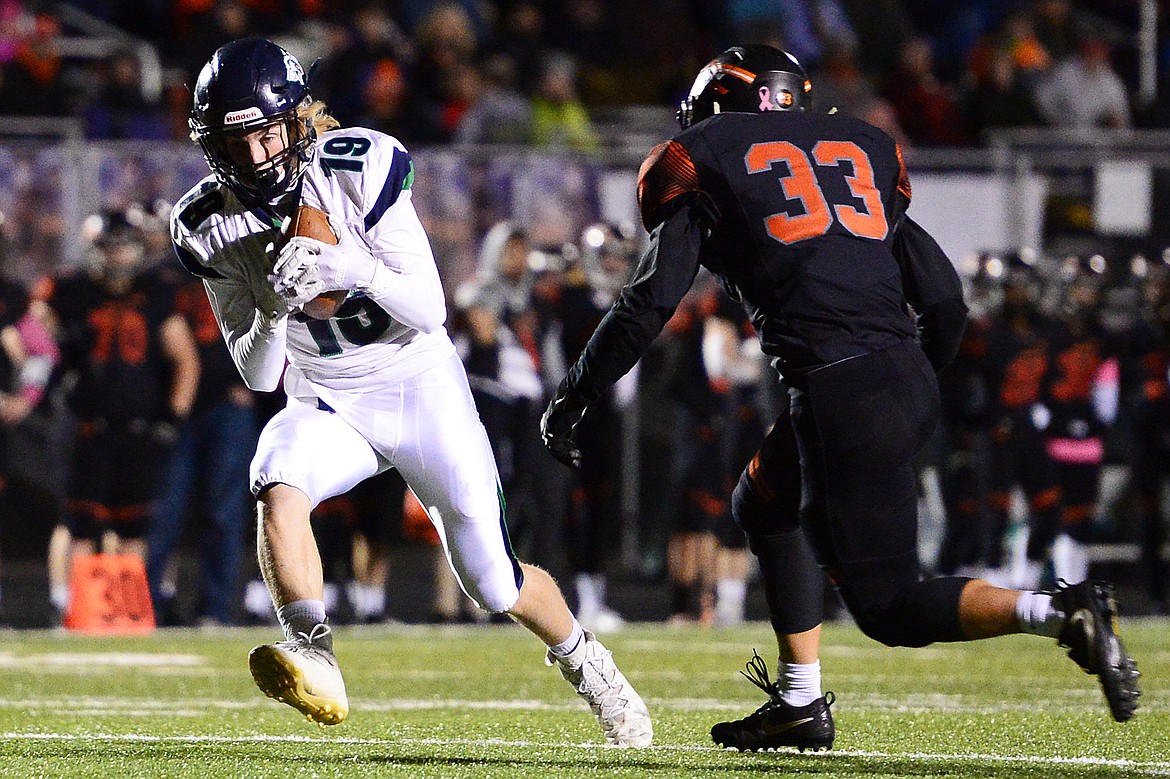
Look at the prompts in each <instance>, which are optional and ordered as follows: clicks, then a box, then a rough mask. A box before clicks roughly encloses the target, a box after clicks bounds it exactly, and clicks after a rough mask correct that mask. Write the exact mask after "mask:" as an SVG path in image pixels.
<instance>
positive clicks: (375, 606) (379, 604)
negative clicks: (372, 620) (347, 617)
mask: <svg viewBox="0 0 1170 779" xmlns="http://www.w3.org/2000/svg"><path fill="white" fill-rule="evenodd" d="M358 587H359V589H361V590H362V591H363V592H364V593H365V594H364V595H363V596H362V597H363V598H364V600H365V602H366V603H365V607H366V611H365V613H364V614H362V616H363V617H379V616H381V615H382V614H383V613H385V611H386V590H385V588H383V587H379V586H377V585H376V584H360V585H358Z"/></svg>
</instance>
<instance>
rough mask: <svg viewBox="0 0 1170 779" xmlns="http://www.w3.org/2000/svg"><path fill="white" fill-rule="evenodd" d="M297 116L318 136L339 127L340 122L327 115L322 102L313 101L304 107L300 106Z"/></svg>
mask: <svg viewBox="0 0 1170 779" xmlns="http://www.w3.org/2000/svg"><path fill="white" fill-rule="evenodd" d="M297 116H298V117H300V118H301V119H304V120H305V121H306V122H308V124H309V125H310V126H312V128H313V129H314V130H315V131H316V132H317V134H318V135H320V134H321V133H323V132H327V131H328V130H335V129H337V128H338V127H341V122H339V121H337V120H336V119H334V118H333V117H332V116H331V115H330V114H329V112H328V109H327V107H326V106H325V101H324V100H314V101H313V102H311V103H309V104H308V105H306V106H301V107H300V108H298V109H297Z"/></svg>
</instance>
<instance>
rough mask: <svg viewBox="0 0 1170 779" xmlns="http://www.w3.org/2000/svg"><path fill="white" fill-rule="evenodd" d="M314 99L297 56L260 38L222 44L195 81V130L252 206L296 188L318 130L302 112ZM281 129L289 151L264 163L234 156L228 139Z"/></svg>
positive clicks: (224, 178) (223, 178)
mask: <svg viewBox="0 0 1170 779" xmlns="http://www.w3.org/2000/svg"><path fill="white" fill-rule="evenodd" d="M311 102H312V97H311V96H310V94H309V85H308V81H307V79H306V77H305V71H304V70H303V69H302V68H301V64H300V63H299V62H297V59H296V57H294V56H293V55H292V54H290V53H288V52H287V51H285V50H284V49H283V48H281V47H280V46H277V45H276V44H275V43H273V42H272V41H268V40H265V39H263V38H242V39H240V40H237V41H232V42H231V43H229V44H226V45H224V46H221V47H220V48H219V49H218V50H216V52H215V54H214V55H213V56H212V58H211V60H210V61H209V62H208V63H207V64H206V65H204V66H203V70H202V71H201V72H200V73H199V80H198V81H197V82H196V84H195V106H194V109H193V110H192V112H191V120H190V123H189V124H190V127H191V131H192V134H193V135H194V137H195V139H196V140H197V141H199V145H200V146H201V147H202V148H203V155H204V156H205V157H206V158H207V164H208V165H210V166H211V170H212V171H213V172H214V173H215V175H216V178H218V179H219V180H220V182H222V183H223V184H224V185H226V186H227V187H229V188H230V189H231V190H232V191H233V192H235V193H236V194H237V195H238V196H239V197H240V198H241V199H242V200H245V201H247V202H249V203H271V202H273V201H275V200H277V199H278V198H280V197H281V196H283V195H285V194H286V193H288V192H291V191H292V190H293V189H294V188H295V187H296V185H297V183H298V181H299V180H300V177H301V176H302V175H303V174H304V172H305V170H306V168H307V163H308V162H309V160H310V159H311V158H312V154H313V141H315V140H316V133H315V132H314V130H313V127H312V125H311V124H310V123H309V122H308V121H306V120H305V119H304V118H302V117H301V116H300V115H299V114H298V111H299V109H301V108H302V107H303V106H307V105H309V104H310V103H311ZM274 124H281V125H283V127H284V133H285V144H286V145H285V149H284V151H282V152H280V153H279V154H276V155H274V156H273V157H271V158H269V159H267V160H264V161H263V162H260V163H253V162H252V161H251V160H240V159H233V158H232V156H231V154H230V153H229V146H228V141H229V139H231V138H232V137H233V136H237V137H238V136H243V135H246V134H248V133H250V132H253V131H254V130H257V129H259V128H262V127H267V126H269V125H274Z"/></svg>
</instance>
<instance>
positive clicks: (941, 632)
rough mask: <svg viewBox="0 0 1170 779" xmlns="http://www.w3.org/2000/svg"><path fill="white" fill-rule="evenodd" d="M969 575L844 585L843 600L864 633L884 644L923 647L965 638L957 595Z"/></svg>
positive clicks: (960, 592) (958, 595) (959, 595)
mask: <svg viewBox="0 0 1170 779" xmlns="http://www.w3.org/2000/svg"><path fill="white" fill-rule="evenodd" d="M969 581H970V579H967V578H965V577H960V576H945V577H939V578H935V579H924V580H922V581H918V582H913V583H907V584H904V585H902V586H888V587H883V586H882V583H881V582H878V581H874V580H870V581H869V582H868V583H867V584H857V583H855V586H852V587H846V588H845V589H844V590H843V591H842V595H843V596H844V597H845V602H846V604H847V605H848V606H849V611H850V613H852V614H853V618H854V620H856V622H857V626H858V627H859V628H860V629H861V631H862V632H863V633H865V634H866V635H867V636H869V637H870V638H872V639H873V640H875V641H879V642H881V643H883V644H885V645H886V646H908V647H922V646H927V645H928V644H933V643H935V642H938V641H943V642H951V641H962V640H964V634H963V629H962V624H961V620H960V617H959V599H960V598H961V597H962V592H963V588H964V587H965V586H966V585H967V583H968V582H969Z"/></svg>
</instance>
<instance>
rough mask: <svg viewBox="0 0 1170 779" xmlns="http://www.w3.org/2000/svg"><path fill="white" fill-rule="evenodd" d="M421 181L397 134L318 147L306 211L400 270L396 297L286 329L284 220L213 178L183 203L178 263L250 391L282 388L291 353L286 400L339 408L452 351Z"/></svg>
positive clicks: (307, 177) (361, 297)
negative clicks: (417, 196)
mask: <svg viewBox="0 0 1170 779" xmlns="http://www.w3.org/2000/svg"><path fill="white" fill-rule="evenodd" d="M413 182H414V166H413V163H412V162H411V159H410V155H409V153H408V152H407V151H406V149H405V148H404V147H403V146H402V145H401V144H400V143H399V142H398V141H397V140H396V139H394V138H392V137H390V136H388V135H385V134H383V133H380V132H376V131H374V130H368V129H364V128H359V127H351V128H344V129H337V130H331V131H329V132H326V133H323V134H322V135H321V136H320V137H319V138H318V139H317V142H316V145H315V154H314V155H313V159H312V161H311V162H310V163H309V167H308V170H307V171H306V172H305V174H304V177H303V179H302V182H301V203H302V204H305V205H310V206H314V207H316V208H319V209H321V210H322V211H324V212H326V213H327V214H329V215H330V216H331V217H332V218H333V220H334V221H336V222H341V223H343V224H344V226H345V228H346V229H347V230H348V231H349V232H350V234H351V236H352V237H353V239H354V240H353V241H352V243H351V246H353V247H354V248H355V250H359V251H361V250H365V251H369V252H370V253H371V254H372V255H373V256H375V257H376V258H377V259H378V260H380V261H381V262H382V263H383V264H384V265H386V266H387V267H388V268H389V269H390V270H391V271H392V272H393V280H394V290H393V293H392V294H381V295H375V294H374V293H373V292H372V291H371V292H370V293H369V294H367V293H365V292H351V293H350V296H349V298H348V299H347V300H346V302H345V303H344V305H343V306H342V307H341V309H340V310H339V311H338V313H337V315H336V316H334V317H333V318H332V319H328V320H315V319H311V318H309V317H308V316H306V315H304V314H300V313H292V314H289V315H288V318H287V325H285V324H284V323H283V322H281V321H280V320H279V317H280V315H281V314H283V312H284V311H285V310H286V307H285V305H284V303H283V301H282V300H281V299H280V297H279V296H277V294H276V292H275V291H274V290H273V287H272V284H271V282H269V280H268V274H269V273H270V272H271V271H272V263H273V260H274V257H273V256H272V254H271V253H270V252H269V251H268V250H267V247H268V245H269V244H271V243H272V242H273V241H274V240H275V239H276V237H277V235H278V231H279V224H278V219H277V217H276V216H275V214H273V213H272V212H268V211H265V210H264V209H250V208H248V207H247V206H246V205H244V204H243V203H241V202H240V200H239V199H238V198H237V197H236V196H235V194H234V193H233V192H232V191H231V190H230V189H228V188H227V187H225V186H223V185H222V184H220V183H219V182H218V181H216V179H215V177H214V176H208V177H207V178H205V179H204V180H203V181H201V182H200V183H199V184H197V185H196V186H195V187H193V188H192V189H191V190H190V191H189V192H188V193H187V194H186V195H184V196H183V198H182V199H181V200H180V201H179V202H178V203H177V204H176V205H175V208H174V210H173V212H172V214H171V236H172V239H173V241H174V244H175V248H176V253H177V254H178V256H179V260H180V262H182V264H183V265H184V267H186V268H187V270H189V271H190V272H192V273H194V274H196V275H198V276H201V277H202V278H203V280H204V284H205V286H206V288H207V294H208V297H209V298H210V300H211V304H212V308H213V309H214V311H215V314H216V318H217V319H218V320H219V324H220V328H221V330H222V332H223V334H224V338H225V340H226V341H227V343H228V347H229V349H230V350H231V352H232V357H233V359H234V360H235V362H236V367H237V368H239V370H240V373H241V375H243V376H244V378H245V380H246V381H247V382H248V384H249V386H252V387H253V388H256V389H271V388H274V387H275V385H276V383H277V381H278V379H279V372H280V370H281V369H282V368H283V367H284V366H283V356H282V355H280V354H279V352H286V353H287V358H288V363H289V370H288V371H287V372H286V375H285V389H286V391H287V392H288V394H289V395H292V396H295V397H301V398H305V397H308V396H310V395H316V396H317V397H320V398H321V399H323V400H325V401H326V402H329V403H334V402H336V401H337V400H338V398H339V397H344V396H351V397H352V396H353V395H354V394H364V393H366V392H369V391H371V390H375V391H376V390H377V389H381V388H386V387H388V386H390V385H393V384H396V383H398V382H400V381H403V380H405V379H407V378H410V377H412V376H416V375H418V374H419V373H421V372H423V371H425V370H427V369H429V368H432V367H434V366H435V365H438V364H439V363H441V362H442V361H443V360H444V359H446V358H447V357H449V356H450V355H451V354H453V353H454V346H453V345H452V343H451V339H450V338H449V336H448V335H447V332H446V330H445V329H444V328H443V326H442V324H443V322H444V321H445V319H446V310H445V304H444V297H443V291H442V284H441V282H440V280H439V273H438V268H437V267H436V266H435V260H434V256H433V255H432V253H431V247H430V243H429V241H428V240H427V236H426V233H425V231H424V230H423V227H422V223H421V222H420V221H419V219H418V215H417V214H416V213H415V210H414V205H413V204H412V202H411V187H412V185H413ZM374 297H377V298H378V299H377V300H375V299H374ZM258 312H259V313H258ZM282 342H283V343H282Z"/></svg>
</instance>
